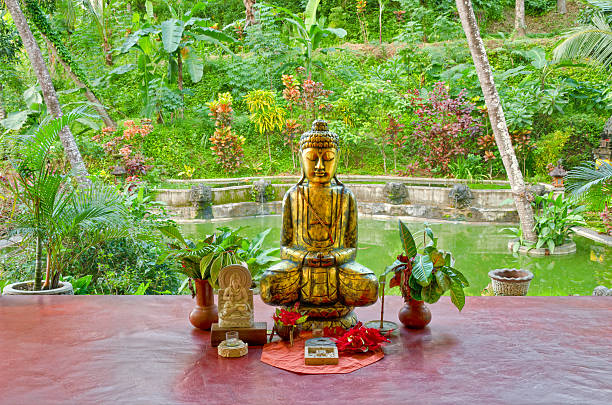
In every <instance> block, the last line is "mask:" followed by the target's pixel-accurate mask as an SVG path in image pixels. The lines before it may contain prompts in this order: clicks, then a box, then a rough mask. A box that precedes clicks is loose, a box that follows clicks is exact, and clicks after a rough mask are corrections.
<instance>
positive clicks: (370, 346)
mask: <svg viewBox="0 0 612 405" xmlns="http://www.w3.org/2000/svg"><path fill="white" fill-rule="evenodd" d="M335 341H336V346H337V347H338V351H339V352H355V353H366V352H374V351H376V350H380V349H381V348H382V346H383V344H384V343H387V342H390V340H389V339H387V338H386V337H385V336H383V335H381V334H380V331H379V330H378V329H375V328H366V327H364V326H363V324H362V323H361V322H359V323H357V325H355V326H354V327H352V328H351V329H349V330H348V331H347V332H346V333H344V334H343V335H342V336H340V337H339V338H337V339H335Z"/></svg>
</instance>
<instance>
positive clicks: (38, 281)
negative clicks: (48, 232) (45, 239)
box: [34, 235, 43, 291]
mask: <svg viewBox="0 0 612 405" xmlns="http://www.w3.org/2000/svg"><path fill="white" fill-rule="evenodd" d="M42 250H43V246H42V238H41V237H40V235H36V262H35V264H34V291H40V290H41V288H42Z"/></svg>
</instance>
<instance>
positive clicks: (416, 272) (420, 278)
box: [412, 255, 433, 287]
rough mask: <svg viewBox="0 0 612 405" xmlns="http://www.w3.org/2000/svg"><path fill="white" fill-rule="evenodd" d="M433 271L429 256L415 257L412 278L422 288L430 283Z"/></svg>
mask: <svg viewBox="0 0 612 405" xmlns="http://www.w3.org/2000/svg"><path fill="white" fill-rule="evenodd" d="M432 271H433V263H432V262H431V260H430V259H429V256H424V255H417V256H416V258H415V260H414V262H413V263H412V276H413V277H414V278H415V279H416V280H417V282H418V283H419V284H420V285H422V286H423V287H425V286H427V285H428V284H429V283H430V281H431V280H430V276H431V272H432Z"/></svg>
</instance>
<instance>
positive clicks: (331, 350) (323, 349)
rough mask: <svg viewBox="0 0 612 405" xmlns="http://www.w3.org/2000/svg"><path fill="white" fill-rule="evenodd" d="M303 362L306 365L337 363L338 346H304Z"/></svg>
mask: <svg viewBox="0 0 612 405" xmlns="http://www.w3.org/2000/svg"><path fill="white" fill-rule="evenodd" d="M304 364H306V365H307V366H321V365H325V364H338V348H337V347H336V346H305V347H304Z"/></svg>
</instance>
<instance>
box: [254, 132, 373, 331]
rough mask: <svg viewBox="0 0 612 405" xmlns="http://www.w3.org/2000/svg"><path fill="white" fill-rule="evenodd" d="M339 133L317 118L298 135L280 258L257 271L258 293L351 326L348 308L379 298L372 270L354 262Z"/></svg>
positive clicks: (350, 199)
mask: <svg viewBox="0 0 612 405" xmlns="http://www.w3.org/2000/svg"><path fill="white" fill-rule="evenodd" d="M337 155H338V136H337V135H336V134H334V133H332V132H330V131H328V128H327V123H326V122H325V121H315V122H314V123H313V125H312V130H311V131H309V132H306V133H304V134H303V135H302V137H301V138H300V161H301V164H302V179H301V180H300V181H299V182H298V183H297V184H296V185H295V186H293V187H291V189H289V191H287V193H286V194H285V197H284V199H283V225H282V231H281V259H282V261H281V262H280V263H277V264H275V265H274V266H272V267H270V268H269V269H268V270H267V271H266V272H264V274H263V276H262V277H261V282H260V290H261V298H262V299H263V301H264V302H266V303H268V304H270V305H283V306H292V305H294V304H295V303H296V302H299V303H300V309H301V310H302V311H304V312H305V313H307V314H308V316H309V318H308V321H307V322H306V324H305V326H304V327H305V329H309V328H310V327H311V325H312V324H313V323H314V322H317V323H318V324H319V325H320V326H342V327H344V328H348V327H351V326H352V325H353V324H355V323H356V322H357V319H356V318H355V315H354V314H353V312H352V310H353V307H356V306H368V305H371V304H373V303H375V302H376V300H377V299H378V280H377V278H376V276H375V275H374V273H373V272H372V271H371V270H369V269H367V268H366V267H364V266H362V265H361V264H359V263H357V262H355V255H356V253H357V202H356V201H355V196H354V195H353V193H352V192H351V191H350V190H349V189H348V188H346V187H345V186H344V184H342V183H341V182H340V181H339V180H338V179H337V178H336V168H337V165H338V158H337Z"/></svg>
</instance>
